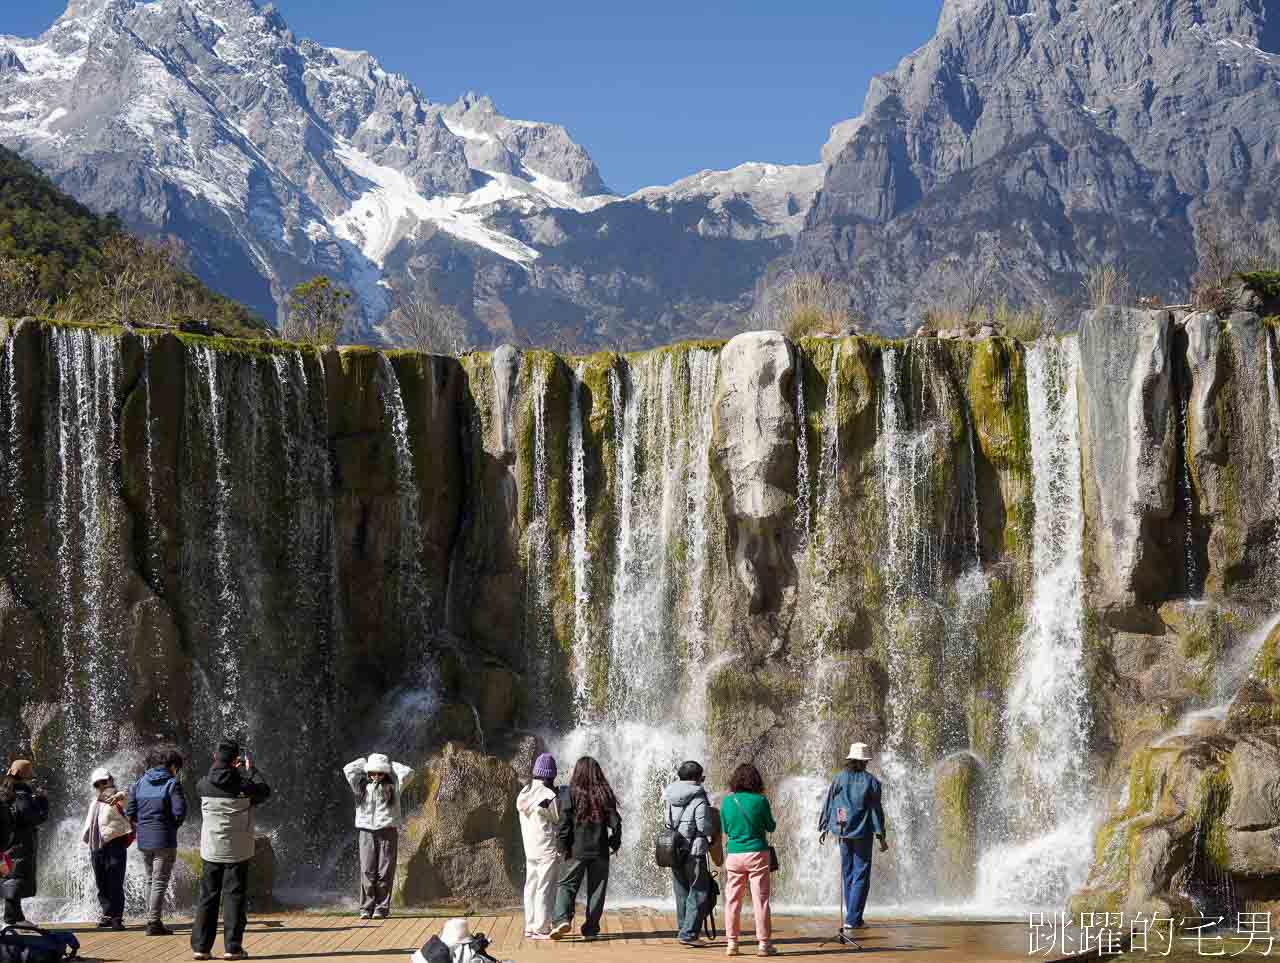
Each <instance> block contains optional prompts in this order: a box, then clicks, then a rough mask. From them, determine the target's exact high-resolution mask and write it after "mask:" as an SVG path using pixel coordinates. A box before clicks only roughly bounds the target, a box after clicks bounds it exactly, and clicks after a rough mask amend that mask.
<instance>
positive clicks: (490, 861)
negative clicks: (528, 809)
mask: <svg viewBox="0 0 1280 963" xmlns="http://www.w3.org/2000/svg"><path fill="white" fill-rule="evenodd" d="M528 754H529V749H528V747H526V746H524V745H521V746H520V747H519V748H518V750H516V751H515V753H514V754H513V755H512V756H511V757H510V758H509V759H501V758H497V757H494V756H487V755H484V754H482V753H480V752H476V751H474V750H471V749H466V748H464V747H462V746H461V745H459V744H457V743H448V744H447V745H446V746H445V747H444V749H443V750H442V751H441V752H440V753H439V754H438V755H437V756H435V757H433V758H432V759H430V760H429V761H428V762H427V764H426V765H425V766H422V767H420V768H419V769H418V771H416V772H415V773H414V774H413V775H412V776H410V777H409V778H408V779H407V780H406V782H405V784H404V803H405V805H406V807H408V811H409V812H410V813H411V814H410V815H409V816H408V817H407V821H406V826H405V829H404V831H403V833H402V834H401V839H400V850H399V872H398V873H397V876H396V889H395V895H394V898H395V901H396V903H397V904H398V905H401V906H425V905H428V904H430V903H435V902H440V901H445V900H448V899H451V898H457V897H459V896H466V897H468V898H470V899H474V900H478V901H482V902H484V903H487V904H488V905H508V904H510V903H514V902H517V901H518V900H519V894H520V889H521V884H522V882H523V871H524V857H523V848H522V845H521V842H520V832H519V823H518V819H517V815H516V809H515V801H516V794H517V792H518V791H519V788H520V780H519V778H518V777H517V775H516V771H515V769H514V768H513V764H514V765H523V766H524V768H527V765H528V763H527V760H525V758H524V757H525V756H527V755H528ZM517 756H518V757H519V759H518V761H517Z"/></svg>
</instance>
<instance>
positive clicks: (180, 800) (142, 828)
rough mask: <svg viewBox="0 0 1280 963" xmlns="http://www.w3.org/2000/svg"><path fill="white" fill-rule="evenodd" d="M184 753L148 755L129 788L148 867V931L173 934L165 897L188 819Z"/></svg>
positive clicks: (162, 751) (166, 751)
mask: <svg viewBox="0 0 1280 963" xmlns="http://www.w3.org/2000/svg"><path fill="white" fill-rule="evenodd" d="M181 772H182V756H181V755H179V753H178V751H177V750H176V749H168V748H165V749H157V750H155V751H153V752H151V753H149V754H148V755H147V771H146V772H145V773H143V774H142V778H141V779H139V780H138V781H137V782H136V783H134V784H133V789H131V790H130V791H129V805H128V807H127V808H126V809H125V815H126V816H128V817H129V819H130V820H131V821H132V822H133V825H134V829H135V831H136V832H137V834H138V849H139V850H140V851H141V853H142V864H143V866H144V867H145V868H146V882H145V883H144V884H143V892H145V893H146V894H147V935H148V936H172V935H173V930H171V929H169V928H167V927H166V926H165V925H164V898H165V894H166V893H167V892H168V891H169V879H170V877H172V876H173V864H174V861H175V860H176V859H177V857H178V829H179V828H180V827H181V826H182V824H183V823H184V822H186V819H187V797H186V796H185V795H184V794H183V792H182V783H181V782H180V781H179V779H178V775H179V773H181Z"/></svg>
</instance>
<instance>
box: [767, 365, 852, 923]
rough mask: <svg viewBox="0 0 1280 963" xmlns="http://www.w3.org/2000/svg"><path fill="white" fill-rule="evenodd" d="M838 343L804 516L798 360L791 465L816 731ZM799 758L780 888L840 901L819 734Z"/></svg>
mask: <svg viewBox="0 0 1280 963" xmlns="http://www.w3.org/2000/svg"><path fill="white" fill-rule="evenodd" d="M841 344H842V343H841V342H840V341H835V342H833V343H832V346H831V365H830V368H829V370H828V372H827V382H826V399H825V401H824V403H823V409H822V423H821V432H822V434H821V441H822V447H821V449H820V451H819V454H818V473H817V478H816V489H817V504H816V506H815V510H814V511H813V513H812V516H811V515H810V510H809V507H808V500H809V497H810V495H809V492H810V486H809V478H808V471H809V466H808V461H809V447H808V440H807V438H806V434H807V432H806V415H805V402H804V389H803V374H801V372H802V371H803V366H802V365H797V377H796V382H797V388H796V422H797V424H796V435H797V444H798V447H799V454H800V457H799V459H798V462H799V463H798V465H797V473H798V475H797V479H796V482H797V484H796V490H797V495H798V498H799V500H800V503H801V508H800V517H801V525H800V529H801V536H802V538H801V542H800V546H799V548H800V550H801V551H802V552H803V553H804V556H805V561H806V563H807V564H806V565H804V566H798V567H800V568H802V570H805V571H807V573H808V577H809V583H810V586H811V589H810V596H811V598H812V600H813V602H812V604H813V615H812V623H813V628H812V632H811V634H812V641H813V646H812V649H811V650H810V652H809V653H807V659H808V664H807V665H806V666H805V667H804V670H803V671H805V674H806V675H807V677H808V679H807V683H806V686H805V690H806V693H807V695H806V698H805V704H804V707H803V709H802V712H803V714H804V718H805V719H806V720H807V723H808V725H809V727H810V731H812V732H815V733H816V732H820V731H822V726H823V721H824V719H825V718H826V716H827V715H828V713H829V712H830V710H831V684H830V676H831V670H832V661H831V655H830V652H829V646H830V636H831V633H832V631H833V630H834V628H835V616H836V609H837V607H838V606H839V605H840V599H838V598H834V597H833V594H834V592H833V586H832V571H831V562H832V560H833V559H834V558H835V552H836V548H835V543H836V539H837V538H838V537H839V535H840V533H841V530H842V524H841V515H840V479H839V471H840V424H839V410H840V351H841ZM804 752H805V754H804V758H803V759H802V760H801V761H800V767H799V768H800V773H801V774H800V775H795V776H791V777H789V778H787V779H784V780H783V781H782V783H781V784H780V785H779V786H778V799H777V807H776V808H777V812H778V813H779V814H780V816H781V818H780V820H779V831H780V833H781V834H782V835H784V836H785V837H786V838H787V839H788V840H789V841H790V847H789V850H790V855H791V858H790V859H789V860H788V865H787V868H786V876H785V880H784V881H783V882H782V886H781V887H780V890H779V893H780V896H781V898H782V899H784V900H786V901H787V902H788V903H790V904H795V905H800V906H820V905H827V904H830V903H831V901H832V899H833V898H835V899H838V895H837V893H838V890H837V889H835V888H833V883H834V881H835V880H836V879H837V878H838V877H837V875H836V867H837V865H838V862H837V850H836V849H835V847H834V846H832V847H829V848H827V849H823V848H822V846H821V845H820V844H819V843H818V840H817V833H816V831H815V828H814V827H816V826H817V823H818V817H819V815H820V814H821V811H822V805H823V803H824V802H825V801H826V791H827V785H828V781H829V776H830V772H829V765H830V759H829V758H827V753H826V745H825V741H824V740H820V739H808V740H805V750H804Z"/></svg>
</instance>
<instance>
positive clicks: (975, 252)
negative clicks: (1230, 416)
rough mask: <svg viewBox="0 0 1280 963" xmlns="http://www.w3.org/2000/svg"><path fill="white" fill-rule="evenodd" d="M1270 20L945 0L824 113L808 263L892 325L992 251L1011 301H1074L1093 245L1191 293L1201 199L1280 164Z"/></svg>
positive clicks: (1238, 192) (1096, 0)
mask: <svg viewBox="0 0 1280 963" xmlns="http://www.w3.org/2000/svg"><path fill="white" fill-rule="evenodd" d="M1277 22H1280V0H1212V2H1210V0H1176V2H1168V3H1134V2H1129V3H1124V2H1121V3H1117V2H1115V0H1072V2H1064V0H946V2H945V3H944V4H943V7H942V11H941V14H940V16H939V22H938V30H937V33H936V34H935V35H934V37H933V38H931V39H930V40H929V41H928V42H927V43H925V44H924V45H923V46H922V47H920V48H919V49H918V50H916V51H914V52H913V53H911V54H909V55H908V56H906V57H904V58H903V60H902V61H901V62H900V63H899V64H898V66H897V67H896V68H895V69H894V70H891V71H889V72H887V73H885V74H882V75H880V76H879V77H876V78H875V79H874V80H873V81H872V82H871V84H870V86H869V89H868V92H867V97H866V101H865V103H864V106H863V111H862V114H861V115H860V116H858V117H856V118H854V119H851V120H848V121H844V122H841V123H839V124H837V125H835V126H834V127H833V128H832V132H831V137H830V139H829V141H828V143H827V145H826V147H825V148H824V150H823V161H824V163H825V165H826V174H825V176H824V179H823V185H822V190H821V191H820V192H819V193H818V196H817V199H816V201H815V203H814V206H813V208H812V210H811V211H810V213H809V218H808V221H807V227H806V232H805V235H804V236H802V238H801V244H800V248H799V254H800V260H801V262H803V263H806V264H808V265H809V266H811V267H813V266H816V267H820V268H821V269H822V270H825V271H828V272H831V273H837V274H842V273H843V274H847V275H849V276H850V277H853V276H855V275H856V278H857V280H856V281H854V282H852V283H851V287H850V294H851V297H852V299H853V300H854V301H855V303H856V304H857V305H858V306H859V307H860V308H861V309H862V310H863V311H865V312H866V313H868V314H869V315H871V316H873V317H877V316H878V317H885V318H886V324H892V323H893V321H896V322H897V323H911V322H913V321H915V320H917V319H918V317H919V312H920V311H922V310H923V307H924V304H923V301H922V299H923V298H924V297H927V296H928V295H927V294H926V293H924V291H922V288H923V289H927V288H928V287H929V282H930V281H931V282H932V283H933V284H934V285H935V290H936V289H938V288H941V287H945V283H946V282H945V278H943V277H942V274H943V273H944V272H945V271H951V272H952V273H957V272H963V271H967V270H971V269H972V267H973V266H974V264H975V263H976V262H977V261H981V260H987V259H990V258H991V257H993V256H996V255H993V254H992V253H990V252H999V254H998V257H999V258H1000V259H1001V260H1002V261H1003V262H1004V266H1005V269H1004V270H1003V271H1002V272H1001V273H1002V275H1004V276H1005V278H1006V279H1007V283H1008V284H1009V285H1010V287H1011V288H1013V290H1012V291H1011V292H1010V294H1011V295H1012V296H1013V297H1015V299H1016V298H1018V297H1022V298H1025V299H1027V300H1030V301H1033V302H1044V301H1055V300H1058V299H1061V298H1065V297H1068V296H1074V293H1075V292H1077V291H1078V290H1079V278H1080V276H1081V274H1082V273H1083V272H1085V271H1086V270H1087V269H1088V265H1089V264H1090V263H1094V262H1096V261H1097V260H1098V259H1099V258H1101V257H1104V256H1113V257H1124V258H1125V259H1126V261H1127V262H1128V265H1129V268H1130V270H1131V273H1132V274H1133V275H1135V276H1136V278H1140V280H1136V283H1138V284H1140V285H1141V286H1142V287H1144V288H1146V289H1149V290H1151V291H1152V292H1153V293H1158V294H1159V295H1160V296H1161V297H1174V298H1177V297H1181V296H1185V291H1180V290H1179V286H1180V285H1182V284H1184V283H1185V281H1186V280H1187V278H1188V277H1189V276H1190V274H1191V273H1192V272H1193V271H1194V262H1195V250H1194V232H1193V227H1192V225H1193V222H1194V220H1195V217H1196V211H1197V210H1199V208H1200V207H1201V206H1202V205H1203V204H1205V203H1206V202H1208V203H1217V200H1215V198H1216V199H1226V198H1230V199H1231V201H1232V203H1233V204H1239V203H1240V202H1241V201H1244V202H1245V204H1246V206H1249V205H1250V204H1251V203H1252V202H1251V198H1255V197H1256V198H1258V202H1259V203H1260V204H1261V203H1263V201H1262V199H1263V198H1264V197H1265V196H1267V192H1268V190H1269V189H1270V188H1269V185H1271V184H1273V183H1274V182H1275V181H1276V180H1277V177H1278V176H1280V175H1278V172H1277V169H1276V166H1275V160H1274V159H1275V158H1276V157H1277V156H1280V98H1278V97H1277V96H1276V95H1277V91H1278V90H1280V57H1277V56H1275V55H1273V54H1272V53H1270V52H1269V50H1268V49H1267V44H1268V43H1271V42H1272V40H1271V39H1270V38H1273V37H1274V36H1275V31H1276V26H1275V25H1276V24H1277ZM945 264H949V265H950V267H946V268H943V267H940V265H945ZM904 265H910V267H909V268H907V269H904ZM960 265H964V267H961V266H960ZM917 268H918V269H919V272H921V273H918V272H917ZM907 277H911V278H913V281H912V283H911V284H906V283H904V281H903V280H902V279H903V278H907ZM922 278H923V279H925V283H923V284H922ZM952 283H953V284H954V281H953V282H952ZM890 319H893V321H890Z"/></svg>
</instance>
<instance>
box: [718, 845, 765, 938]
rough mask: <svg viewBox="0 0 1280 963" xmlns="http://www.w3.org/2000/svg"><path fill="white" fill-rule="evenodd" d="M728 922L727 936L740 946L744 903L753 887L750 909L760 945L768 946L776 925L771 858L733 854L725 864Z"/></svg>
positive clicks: (726, 858)
mask: <svg viewBox="0 0 1280 963" xmlns="http://www.w3.org/2000/svg"><path fill="white" fill-rule="evenodd" d="M724 871H725V875H726V876H727V877H728V878H727V880H726V881H725V904H726V905H725V911H724V913H725V919H724V935H725V938H726V939H728V941H729V942H730V943H737V942H738V934H739V933H740V932H741V931H742V925H741V924H742V899H743V897H744V896H745V895H746V889H747V887H748V886H750V887H751V909H752V912H754V913H755V917H756V939H757V940H759V941H760V945H761V946H763V945H764V944H766V943H768V942H769V936H770V935H771V934H772V931H773V921H772V919H771V918H770V916H769V854H768V853H767V852H764V853H730V854H729V855H728V856H726V857H725V861H724Z"/></svg>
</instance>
